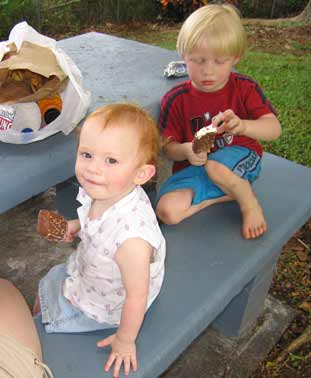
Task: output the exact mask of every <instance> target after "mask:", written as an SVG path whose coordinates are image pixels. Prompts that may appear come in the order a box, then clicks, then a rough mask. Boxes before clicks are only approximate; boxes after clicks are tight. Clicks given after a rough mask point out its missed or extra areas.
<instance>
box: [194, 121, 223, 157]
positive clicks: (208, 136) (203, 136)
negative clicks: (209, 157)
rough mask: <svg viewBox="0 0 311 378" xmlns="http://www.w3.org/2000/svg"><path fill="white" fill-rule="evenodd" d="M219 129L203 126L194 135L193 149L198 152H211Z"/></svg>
mask: <svg viewBox="0 0 311 378" xmlns="http://www.w3.org/2000/svg"><path fill="white" fill-rule="evenodd" d="M216 134H217V129H216V128H214V127H210V126H208V127H203V128H202V129H200V130H199V131H197V132H196V133H195V135H194V139H193V142H192V151H193V152H194V153H196V154H198V153H200V152H207V153H210V151H211V149H212V148H213V147H214V142H215V138H216Z"/></svg>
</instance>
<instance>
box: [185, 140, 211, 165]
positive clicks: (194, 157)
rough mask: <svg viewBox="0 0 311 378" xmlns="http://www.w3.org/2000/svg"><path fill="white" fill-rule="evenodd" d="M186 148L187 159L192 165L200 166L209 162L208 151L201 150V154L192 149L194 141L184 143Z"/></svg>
mask: <svg viewBox="0 0 311 378" xmlns="http://www.w3.org/2000/svg"><path fill="white" fill-rule="evenodd" d="M184 148H185V154H186V156H187V160H188V161H189V163H190V164H191V165H196V166H200V165H204V164H205V163H206V162H207V153H206V152H200V153H199V154H195V153H194V152H193V150H192V142H188V143H184Z"/></svg>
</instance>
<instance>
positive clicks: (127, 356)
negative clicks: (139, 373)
mask: <svg viewBox="0 0 311 378" xmlns="http://www.w3.org/2000/svg"><path fill="white" fill-rule="evenodd" d="M108 345H111V353H110V356H109V358H108V360H107V362H106V364H105V368H104V369H105V371H106V372H108V371H109V370H110V368H111V367H112V365H113V364H114V368H113V376H114V377H115V378H118V377H119V372H120V369H121V367H122V364H123V365H124V375H125V376H128V375H129V374H130V370H131V366H132V369H133V371H136V370H137V359H136V345H135V342H134V341H133V342H126V341H123V340H120V339H119V338H118V335H117V334H114V335H111V336H109V337H107V338H106V339H103V340H100V341H99V342H98V343H97V346H98V347H100V348H103V347H106V346H108Z"/></svg>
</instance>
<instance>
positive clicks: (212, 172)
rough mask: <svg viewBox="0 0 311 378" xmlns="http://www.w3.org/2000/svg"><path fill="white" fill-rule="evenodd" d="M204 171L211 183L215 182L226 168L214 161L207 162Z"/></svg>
mask: <svg viewBox="0 0 311 378" xmlns="http://www.w3.org/2000/svg"><path fill="white" fill-rule="evenodd" d="M205 169H206V172H207V175H208V177H209V178H210V179H211V180H213V181H217V180H219V179H220V178H221V177H223V175H224V174H225V170H226V167H225V166H224V165H223V164H221V163H218V162H217V161H215V160H207V162H206V164H205Z"/></svg>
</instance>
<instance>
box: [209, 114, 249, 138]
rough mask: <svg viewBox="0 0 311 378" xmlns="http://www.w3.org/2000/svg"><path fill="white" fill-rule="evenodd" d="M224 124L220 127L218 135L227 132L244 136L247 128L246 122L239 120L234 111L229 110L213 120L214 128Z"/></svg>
mask: <svg viewBox="0 0 311 378" xmlns="http://www.w3.org/2000/svg"><path fill="white" fill-rule="evenodd" d="M220 122H222V124H221V126H219V127H218V131H217V133H218V134H221V133H224V132H227V133H230V134H232V135H244V133H245V130H246V126H245V123H244V121H243V120H242V119H241V118H239V117H238V116H237V115H236V114H235V113H234V111H233V110H231V109H228V110H226V111H225V112H223V113H219V114H218V115H217V116H216V117H215V118H214V119H213V122H212V123H213V126H215V127H217V125H219V123H220Z"/></svg>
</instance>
